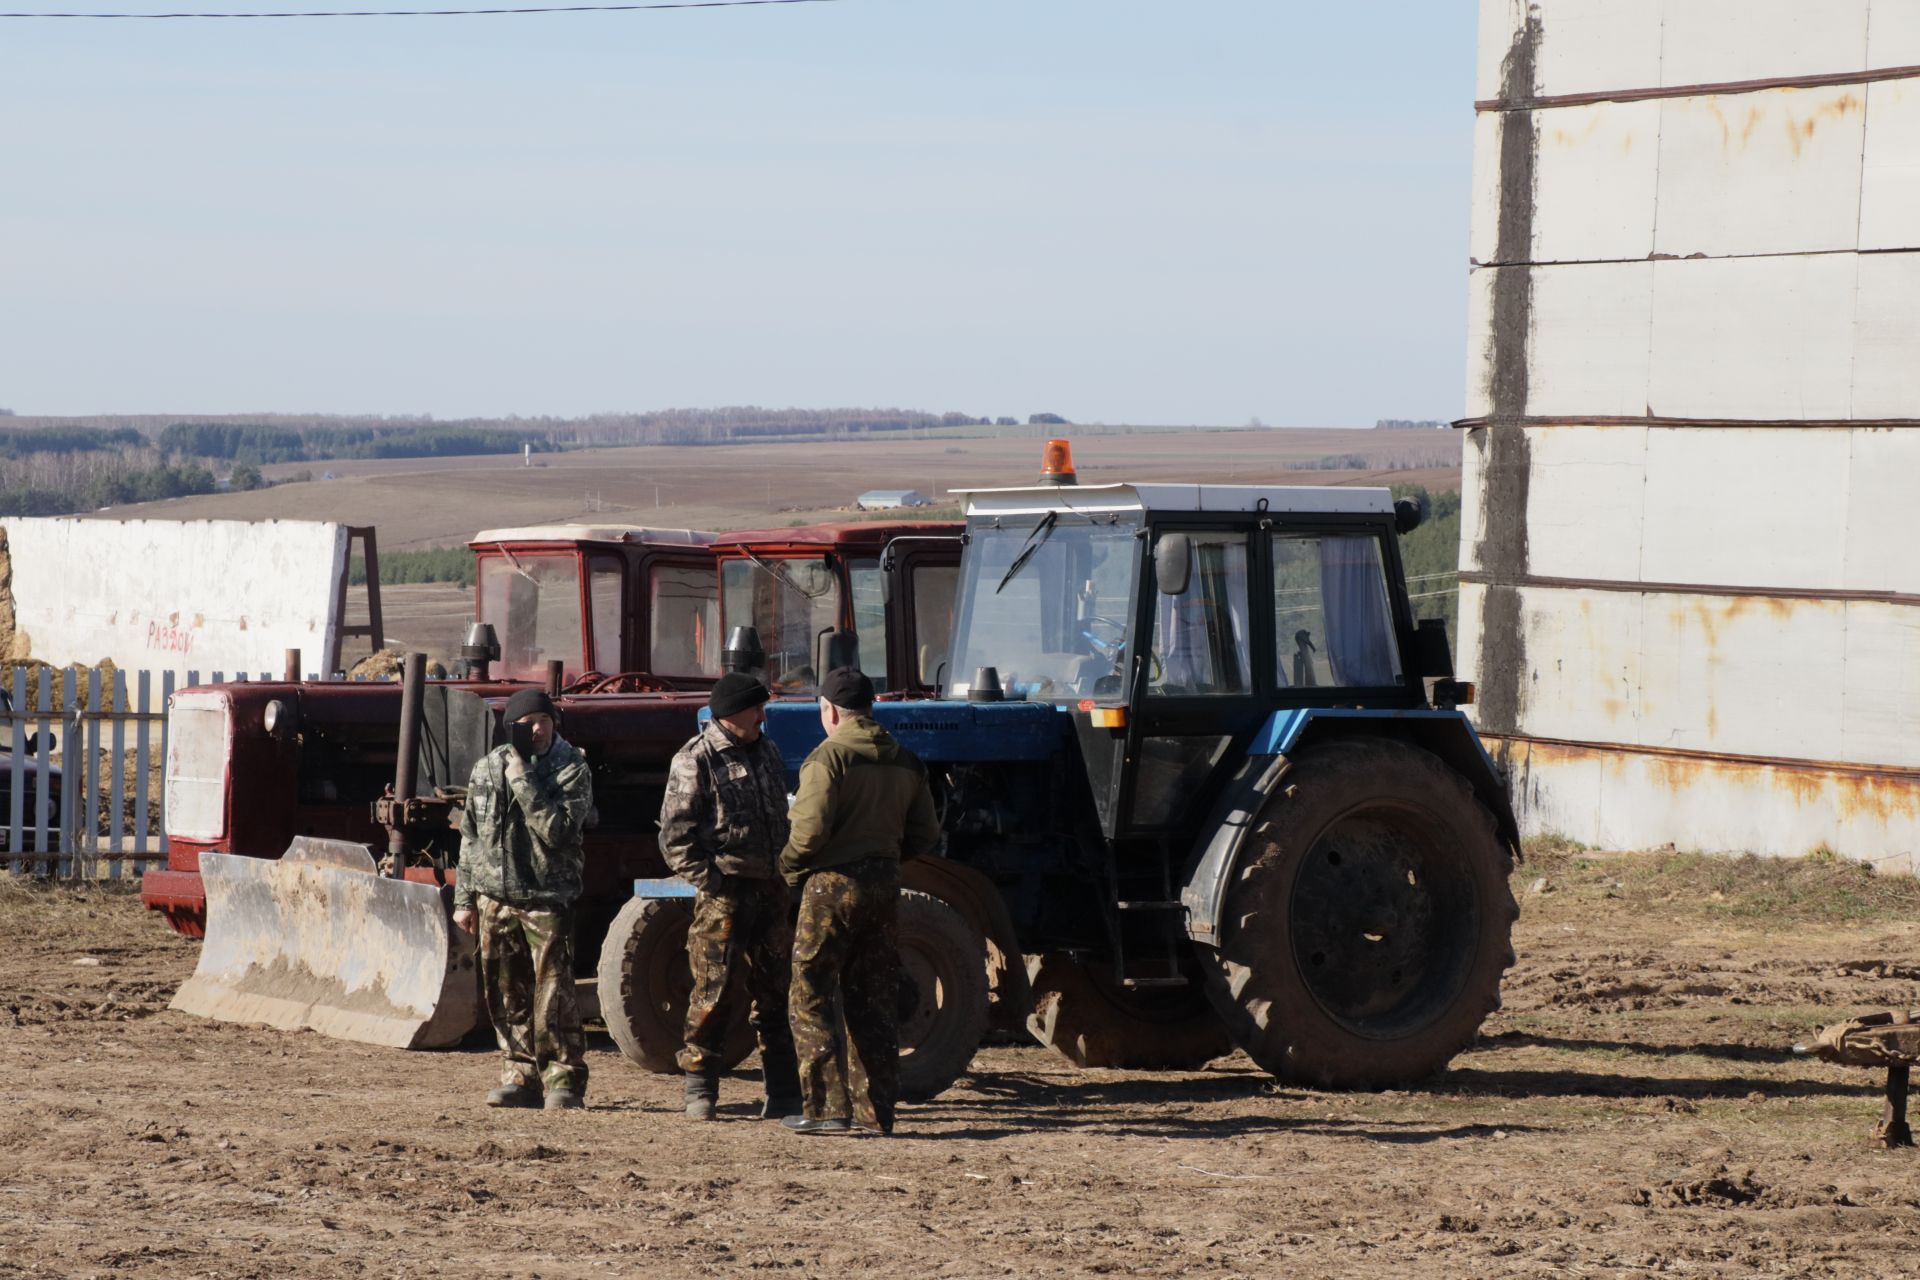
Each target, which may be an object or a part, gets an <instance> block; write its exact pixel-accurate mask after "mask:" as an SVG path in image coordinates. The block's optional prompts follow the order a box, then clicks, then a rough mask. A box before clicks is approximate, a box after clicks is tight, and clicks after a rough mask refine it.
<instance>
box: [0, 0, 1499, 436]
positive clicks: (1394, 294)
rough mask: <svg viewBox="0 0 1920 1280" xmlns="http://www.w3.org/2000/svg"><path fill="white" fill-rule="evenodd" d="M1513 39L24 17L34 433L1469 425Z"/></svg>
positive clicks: (1438, 32) (1466, 15) (1065, 24)
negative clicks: (1394, 420) (546, 421)
mask: <svg viewBox="0 0 1920 1280" xmlns="http://www.w3.org/2000/svg"><path fill="white" fill-rule="evenodd" d="M486 2H487V0H445V3H441V4H435V5H430V6H429V5H420V4H417V3H416V4H408V3H404V2H403V3H399V4H393V5H380V4H365V3H351V4H330V3H326V2H325V0H253V2H252V3H233V2H231V0H213V2H212V3H204V2H203V3H192V4H186V3H183V2H182V0H174V2H173V3H169V4H165V5H154V4H141V3H130V4H129V3H118V4H117V3H114V0H92V2H91V3H73V2H72V0H55V3H51V4H35V3H33V0H19V3H18V4H9V5H7V6H6V7H7V8H19V9H26V8H34V9H67V10H79V9H108V8H113V9H121V10H133V9H141V8H145V9H147V10H149V11H159V10H164V9H170V8H182V7H192V8H198V9H221V8H224V9H229V10H246V9H268V8H273V9H296V8H361V7H395V8H408V7H458V6H461V5H468V6H471V7H482V6H483V5H484V4H485V3H486ZM495 2H498V0H495ZM1474 20H1475V19H1474V7H1473V6H1472V5H1469V4H1465V3H1434V0H1378V2H1377V3H1371V4H1343V5H1336V4H1325V3H1317V4H1305V3H1294V2H1291V0H1162V2H1161V3H1147V2H1145V0H840V2H839V3H831V4H806V5H794V6H790V7H781V8H742V9H732V10H706V11H691V12H685V11H682V12H656V13H626V14H556V15H547V16H531V17H485V18H478V17H475V18H381V19H345V18H335V19H316V20H302V21H272V22H264V21H225V20H223V21H198V22H148V21H139V22H82V21H58V22H56V21H44V22H29V21H8V22H4V23H0V156H4V183H0V406H4V407H10V408H12V409H14V410H16V411H17V412H19V413H23V414H24V413H108V412H167V413H191V412H196V411H197V412H209V413H211V412H249V411H256V410H286V411H307V410H315V411H332V412H384V413H409V412H430V413H434V414H436V415H439V416H441V417H454V416H461V415H467V414H488V415H491V414H507V413H521V414H539V413H559V414H578V413H589V412H597V411H617V410H639V409H653V408H665V407H669V406H712V405H722V404H761V405H770V406H788V405H797V406H809V407H825V406H832V405H861V406H868V405H871V406H882V405H891V406H903V407H914V408H924V409H930V410H934V411H947V410H963V411H966V412H969V413H985V414H995V415H998V414H1010V415H1016V416H1019V417H1021V418H1022V419H1024V418H1025V416H1026V415H1027V414H1029V413H1033V412H1041V411H1051V412H1057V413H1062V414H1065V415H1067V416H1068V417H1071V418H1075V419H1079V420H1083V421H1093V420H1103V421H1108V422H1140V423H1194V422H1200V423H1214V424H1238V423H1243V422H1246V421H1247V420H1248V419H1249V418H1251V417H1254V416H1258V417H1259V418H1261V419H1262V420H1264V421H1266V422H1268V423H1272V424H1287V425H1328V426H1339V425H1371V423H1372V422H1373V420H1374V419H1375V418H1379V417H1420V418H1424V417H1451V416H1457V415H1458V413H1459V412H1460V406H1461V402H1462V387H1463V382H1464V371H1463V360H1464V352H1465V321H1466V274H1467V273H1466V257H1467V243H1466V241H1467V215H1468V178H1469V166H1470V161H1471V134H1472V97H1473V39H1474Z"/></svg>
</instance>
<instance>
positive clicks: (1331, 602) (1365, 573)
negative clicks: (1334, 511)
mask: <svg viewBox="0 0 1920 1280" xmlns="http://www.w3.org/2000/svg"><path fill="white" fill-rule="evenodd" d="M1320 605H1321V609H1322V611H1323V613H1324V614H1325V618H1326V630H1327V636H1326V644H1327V661H1328V663H1329V664H1330V665H1331V666H1332V668H1333V682H1334V683H1335V684H1339V685H1346V686H1349V687H1369V686H1379V685H1391V684H1398V683H1400V659H1399V654H1398V652H1397V651H1396V648H1395V645H1394V635H1393V614H1392V611H1391V610H1390V609H1389V608H1388V607H1387V587H1386V575H1385V571H1384V570H1383V569H1382V567H1381V564H1380V543H1379V542H1378V540H1376V539H1374V538H1363V537H1326V538H1322V539H1321V540H1320Z"/></svg>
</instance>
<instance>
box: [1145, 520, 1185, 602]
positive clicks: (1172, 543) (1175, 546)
mask: <svg viewBox="0 0 1920 1280" xmlns="http://www.w3.org/2000/svg"><path fill="white" fill-rule="evenodd" d="M1192 576H1193V543H1192V542H1191V541H1190V540H1189V539H1188V537H1187V535H1186V534H1184V533H1163V534H1161V535H1160V540H1159V541H1158V542H1156V543H1154V544H1153V577H1154V580H1155V581H1156V582H1158V583H1159V585H1160V594H1161V595H1163V596H1180V595H1185V594H1186V593H1187V580H1188V579H1189V578H1191V577H1192Z"/></svg>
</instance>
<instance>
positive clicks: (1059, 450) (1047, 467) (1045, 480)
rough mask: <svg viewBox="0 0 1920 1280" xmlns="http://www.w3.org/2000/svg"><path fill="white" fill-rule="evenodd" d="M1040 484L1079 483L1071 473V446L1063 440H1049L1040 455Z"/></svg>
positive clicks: (1078, 479)
mask: <svg viewBox="0 0 1920 1280" xmlns="http://www.w3.org/2000/svg"><path fill="white" fill-rule="evenodd" d="M1040 483H1041V484H1079V483H1080V477H1079V476H1077V475H1075V474H1074V473H1073V446H1072V445H1070V444H1068V443H1067V442H1066V441H1065V440H1049V441H1047V447H1046V449H1045V451H1044V452H1042V453H1041V455H1040Z"/></svg>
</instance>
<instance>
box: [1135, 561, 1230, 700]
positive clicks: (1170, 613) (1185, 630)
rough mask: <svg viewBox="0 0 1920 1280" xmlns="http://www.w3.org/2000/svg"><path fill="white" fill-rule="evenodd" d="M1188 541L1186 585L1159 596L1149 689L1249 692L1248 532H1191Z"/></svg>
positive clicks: (1160, 691) (1187, 692) (1192, 692)
mask: <svg viewBox="0 0 1920 1280" xmlns="http://www.w3.org/2000/svg"><path fill="white" fill-rule="evenodd" d="M1187 539H1188V541H1189V543H1190V545H1191V546H1192V548H1193V560H1192V568H1191V570H1190V571H1189V573H1188V575H1187V589H1186V590H1185V591H1183V592H1181V593H1180V594H1179V595H1172V596H1170V595H1164V594H1162V595H1158V596H1157V597H1156V600H1155V604H1154V610H1153V660H1152V661H1151V662H1150V663H1149V664H1148V668H1149V670H1148V675H1147V680H1148V684H1147V692H1148V693H1155V694H1171V695H1180V696H1195V695H1209V694H1244V693H1251V692H1253V671H1252V666H1251V663H1250V662H1249V658H1248V643H1249V642H1248V638H1247V621H1248V601H1249V599H1250V597H1249V596H1248V593H1247V538H1246V535H1245V534H1242V533H1190V534H1188V535H1187Z"/></svg>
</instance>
